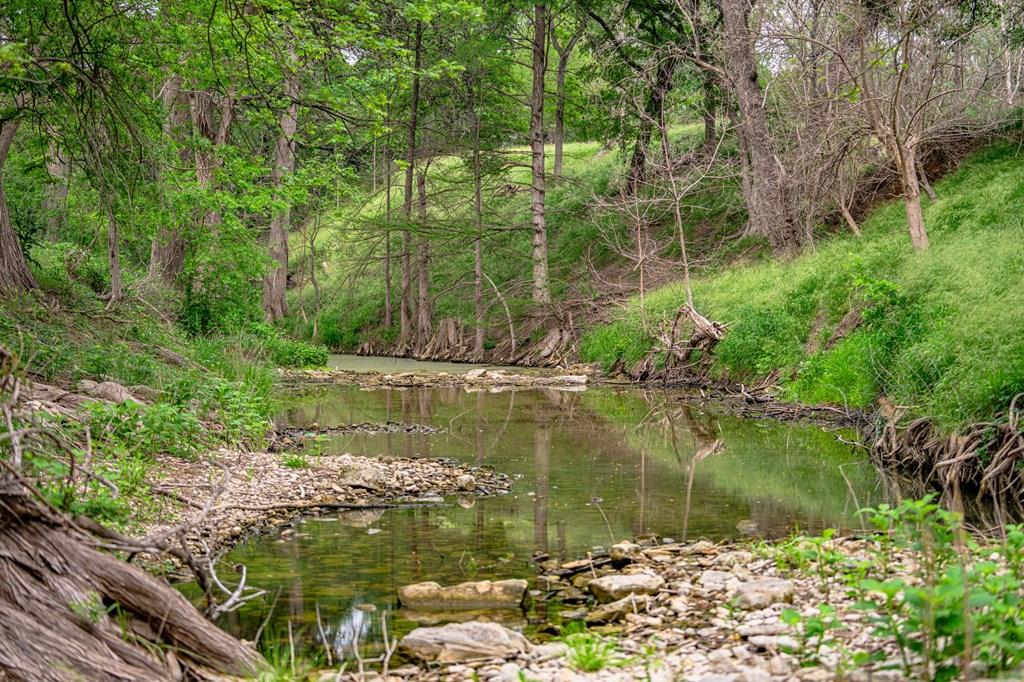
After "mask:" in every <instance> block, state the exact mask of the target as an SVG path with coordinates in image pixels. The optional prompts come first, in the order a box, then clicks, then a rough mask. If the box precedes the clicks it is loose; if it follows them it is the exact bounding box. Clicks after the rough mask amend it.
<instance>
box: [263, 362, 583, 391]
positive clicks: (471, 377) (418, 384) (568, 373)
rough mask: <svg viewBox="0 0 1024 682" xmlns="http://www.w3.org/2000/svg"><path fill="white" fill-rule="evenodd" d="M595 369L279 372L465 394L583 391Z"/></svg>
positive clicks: (295, 379) (313, 379)
mask: <svg viewBox="0 0 1024 682" xmlns="http://www.w3.org/2000/svg"><path fill="white" fill-rule="evenodd" d="M595 376H596V373H595V370H594V368H593V367H591V366H589V365H576V366H573V367H569V368H568V369H565V370H554V369H539V368H529V369H527V368H522V369H519V370H517V371H515V372H511V371H508V370H504V369H486V368H480V369H473V370H469V371H468V372H464V373H450V372H400V373H397V374H382V373H380V372H356V371H351V370H343V369H306V370H282V377H283V378H284V380H285V381H286V382H292V383H299V384H310V383H313V384H317V383H320V384H345V385H350V386H361V387H363V388H437V387H451V386H457V387H462V388H465V389H466V390H467V391H474V390H476V391H486V390H503V389H513V388H515V389H522V388H533V387H548V388H560V389H563V390H583V389H585V388H586V386H587V385H588V384H589V383H590V382H591V381H593V379H594V377H595Z"/></svg>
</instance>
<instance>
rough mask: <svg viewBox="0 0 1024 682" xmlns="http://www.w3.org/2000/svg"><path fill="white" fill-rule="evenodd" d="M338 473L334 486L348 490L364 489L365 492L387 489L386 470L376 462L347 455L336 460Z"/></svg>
mask: <svg viewBox="0 0 1024 682" xmlns="http://www.w3.org/2000/svg"><path fill="white" fill-rule="evenodd" d="M338 464H339V465H340V467H339V468H340V473H339V474H338V479H337V481H335V484H336V485H339V486H347V487H349V488H366V489H367V490H385V489H387V488H388V485H389V481H388V473H387V469H386V468H385V467H384V466H382V465H381V464H378V463H376V462H373V461H370V460H367V459H365V458H359V459H358V460H356V459H355V458H353V457H350V456H349V455H342V456H341V457H339V458H338Z"/></svg>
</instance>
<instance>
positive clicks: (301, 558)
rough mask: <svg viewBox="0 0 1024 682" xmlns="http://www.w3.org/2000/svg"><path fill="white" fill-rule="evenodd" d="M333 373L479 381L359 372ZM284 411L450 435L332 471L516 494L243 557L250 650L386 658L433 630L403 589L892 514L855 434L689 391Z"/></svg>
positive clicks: (336, 527)
mask: <svg viewBox="0 0 1024 682" xmlns="http://www.w3.org/2000/svg"><path fill="white" fill-rule="evenodd" d="M331 364H332V366H336V367H341V368H344V369H356V368H358V369H362V370H371V369H372V370H379V371H389V372H391V371H413V370H414V371H417V372H424V371H447V372H452V371H465V370H466V369H468V368H469V366H466V365H446V364H444V363H417V362H413V361H395V360H392V359H390V358H383V359H374V358H358V359H355V360H353V359H352V358H351V357H348V356H336V357H333V358H332V363H331ZM353 365H355V366H353ZM282 405H283V408H282V410H281V412H280V413H279V414H278V415H277V417H276V422H277V423H278V424H279V425H283V426H295V427H308V426H311V425H318V426H322V427H327V426H342V425H347V424H360V423H380V422H386V421H396V422H402V423H406V424H420V425H428V426H432V427H436V428H438V429H441V431H440V432H437V433H394V432H383V433H347V434H338V435H332V436H330V437H328V438H326V439H324V440H322V441H320V442H319V443H318V446H317V447H318V448H319V450H320V451H321V452H322V453H324V454H340V453H352V454H354V455H364V456H387V455H394V456H403V457H404V456H430V457H451V458H455V459H458V460H461V461H465V462H472V463H475V464H479V465H487V466H491V467H494V468H495V469H496V470H498V471H500V472H504V473H506V474H508V475H510V476H511V477H512V478H513V486H512V490H511V492H510V493H509V494H508V495H503V496H498V497H490V498H473V497H457V498H451V499H445V500H443V501H442V500H438V502H437V503H436V504H434V505H427V506H424V505H417V506H415V507H409V508H398V509H392V510H387V511H358V512H345V513H336V514H329V515H324V516H316V517H307V518H304V519H302V520H300V521H298V522H296V523H295V524H294V526H293V528H294V531H295V532H294V533H289V534H287V536H286V537H279V536H277V535H262V536H257V537H254V538H251V539H249V540H248V541H246V542H244V543H243V544H241V545H239V546H238V547H236V548H235V549H234V550H232V551H231V553H230V554H229V555H228V557H227V561H228V562H229V563H232V564H233V563H244V564H245V565H246V566H247V567H248V582H249V584H250V585H253V586H258V587H260V588H262V589H265V590H267V596H266V598H265V599H264V600H262V601H257V602H254V603H251V604H248V605H247V606H246V607H244V608H243V609H241V610H240V611H238V612H235V613H232V614H229V615H228V616H226V617H225V619H224V620H223V621H222V622H221V623H220V624H221V625H222V626H223V627H224V628H225V629H227V630H229V631H230V632H232V633H234V634H237V635H239V636H242V637H245V638H250V639H251V638H252V637H253V636H254V635H255V633H256V631H257V630H258V629H259V628H260V626H261V623H263V621H264V620H267V621H268V622H267V625H266V631H265V634H264V635H263V636H264V637H268V636H269V637H276V638H282V637H283V638H284V639H285V641H287V636H288V635H287V631H288V627H289V624H290V627H291V629H292V636H293V639H296V640H298V642H299V644H300V645H301V646H302V647H303V648H305V649H307V650H317V649H320V648H322V646H323V641H324V639H326V641H327V642H328V643H329V645H330V646H331V647H332V648H333V649H334V651H335V652H336V654H338V655H339V656H347V655H351V654H352V651H353V647H354V646H358V647H359V651H360V653H361V655H363V656H367V657H369V656H373V655H376V653H377V652H378V651H379V650H380V647H381V644H382V640H383V631H382V619H381V616H382V614H385V615H386V627H387V630H388V634H389V636H391V637H394V636H396V635H398V636H400V635H401V634H403V633H405V632H407V631H409V630H410V629H411V628H413V627H415V625H416V624H417V622H416V620H414V619H419V620H421V619H422V618H421V617H420V616H417V615H415V614H408V613H405V612H403V611H402V610H400V609H399V607H398V603H397V598H396V590H397V588H398V587H400V586H402V585H404V584H408V583H412V582H419V581H425V580H433V581H437V582H439V583H441V584H452V583H457V582H463V581H466V580H482V579H489V578H491V579H499V578H514V577H522V578H531V577H533V576H535V575H536V573H537V571H536V568H535V562H534V557H535V556H537V555H547V556H549V557H551V558H554V559H562V560H569V559H575V558H579V557H581V556H585V555H586V553H587V552H588V551H595V550H597V549H600V548H607V547H608V546H609V545H610V544H612V543H613V542H617V541H620V540H623V539H630V538H636V537H640V536H645V535H647V536H650V535H655V536H658V537H661V538H672V539H675V540H680V541H682V540H689V539H696V538H701V537H704V538H708V539H710V540H713V541H717V540H723V539H730V538H740V537H744V536H747V537H750V536H756V537H763V538H778V537H782V536H786V535H787V534H790V533H792V532H794V531H797V530H799V531H802V532H818V531H821V530H823V529H825V528H828V527H838V528H846V529H849V528H854V527H860V524H859V521H858V518H857V515H856V511H857V510H858V509H859V508H863V507H865V506H868V505H873V504H878V503H879V502H881V501H884V497H885V495H884V492H883V488H882V486H881V484H880V481H879V478H878V475H877V473H876V472H875V470H874V469H873V468H872V466H871V464H870V463H869V462H868V460H867V457H866V453H865V452H864V451H863V450H861V449H857V448H855V447H853V446H851V445H849V444H847V443H845V442H843V441H852V440H854V436H853V434H852V433H850V434H844V433H843V432H835V431H826V430H824V429H822V428H821V427H819V426H814V425H808V424H797V423H782V422H776V421H768V420H751V419H741V418H737V417H735V416H731V415H729V414H727V413H725V412H716V411H715V410H711V409H707V408H704V407H701V406H700V405H699V404H698V402H697V401H695V400H694V399H693V396H692V395H688V394H686V393H682V392H677V391H670V390H649V389H641V388H624V387H600V386H598V387H591V388H588V389H586V390H576V391H567V390H554V389H549V388H532V389H523V390H507V391H498V392H495V391H487V390H481V391H475V392H468V391H466V390H464V389H462V388H424V389H409V390H388V389H380V390H363V389H360V388H358V387H355V386H334V385H331V386H316V387H307V388H305V389H302V390H301V392H294V393H289V394H288V395H287V396H285V397H284V398H283V399H282ZM837 436H840V437H842V439H840V438H839V437H837ZM271 605H273V608H272V609H271ZM268 613H269V614H270V615H269V618H268ZM546 616H547V614H536V613H535V614H533V619H534V620H543V619H544V618H545V617H546Z"/></svg>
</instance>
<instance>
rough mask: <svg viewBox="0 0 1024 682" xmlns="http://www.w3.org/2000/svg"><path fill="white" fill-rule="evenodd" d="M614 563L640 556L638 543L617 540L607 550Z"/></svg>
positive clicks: (632, 559)
mask: <svg viewBox="0 0 1024 682" xmlns="http://www.w3.org/2000/svg"><path fill="white" fill-rule="evenodd" d="M608 554H609V556H611V558H612V561H613V562H615V563H625V562H627V561H635V560H636V559H637V558H638V557H639V556H640V545H638V544H636V543H635V542H618V543H616V544H614V545H612V548H611V550H610V551H609V552H608Z"/></svg>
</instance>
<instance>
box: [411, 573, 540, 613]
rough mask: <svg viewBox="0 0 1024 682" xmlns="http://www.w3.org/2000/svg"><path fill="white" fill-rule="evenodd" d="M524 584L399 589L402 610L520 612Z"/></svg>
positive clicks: (427, 584)
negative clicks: (505, 610) (511, 610)
mask: <svg viewBox="0 0 1024 682" xmlns="http://www.w3.org/2000/svg"><path fill="white" fill-rule="evenodd" d="M526 589H527V582H526V581H525V580H494V581H491V580H481V581H479V582H468V583H460V584H458V585H452V586H450V587H442V586H441V585H439V584H437V583H435V582H425V583H415V584H413V585H405V586H404V587H400V588H398V600H399V601H400V602H401V603H402V606H404V607H406V608H410V609H417V610H420V611H466V610H474V609H518V608H519V607H520V606H522V603H523V599H525V597H526Z"/></svg>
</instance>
